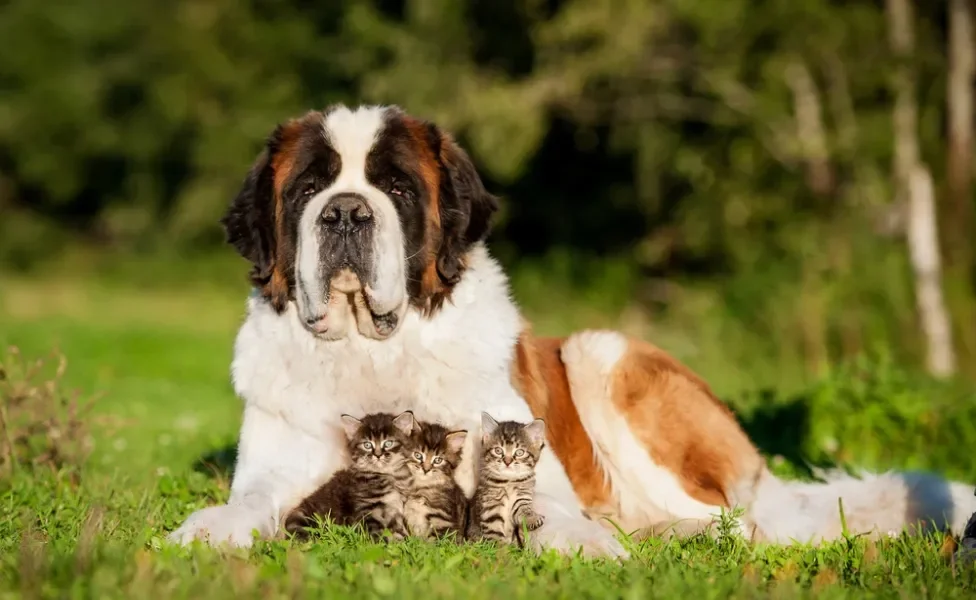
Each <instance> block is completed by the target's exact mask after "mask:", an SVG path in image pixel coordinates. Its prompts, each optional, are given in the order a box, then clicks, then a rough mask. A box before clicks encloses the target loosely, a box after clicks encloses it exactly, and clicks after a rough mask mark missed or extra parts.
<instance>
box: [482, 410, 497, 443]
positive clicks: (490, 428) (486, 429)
mask: <svg viewBox="0 0 976 600" xmlns="http://www.w3.org/2000/svg"><path fill="white" fill-rule="evenodd" d="M497 429H498V421H496V420H495V419H492V418H491V415H489V414H488V413H486V412H483V413H481V435H482V437H487V436H489V435H493V434H494V433H495V431H496V430H497Z"/></svg>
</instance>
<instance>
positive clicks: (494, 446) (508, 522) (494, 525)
mask: <svg viewBox="0 0 976 600" xmlns="http://www.w3.org/2000/svg"><path fill="white" fill-rule="evenodd" d="M545 428H546V426H545V422H544V421H543V420H542V419H536V420H534V421H532V422H531V423H528V424H525V423H518V422H516V421H502V422H501V423H499V422H497V421H495V419H493V418H492V417H491V415H489V414H488V413H481V450H482V458H481V470H480V474H479V478H478V487H477V489H476V490H475V494H474V498H473V500H472V502H471V512H470V515H469V521H468V528H467V532H466V535H467V537H468V539H471V540H475V541H477V540H480V539H487V540H494V541H499V542H504V543H519V544H521V543H523V542H524V540H522V539H521V534H522V526H523V525H524V526H525V528H526V529H528V530H529V531H533V530H536V529H538V528H539V527H542V524H543V523H544V522H545V518H544V517H543V516H542V515H540V514H539V513H537V512H535V510H534V509H533V507H532V500H533V497H534V496H535V465H536V462H538V460H539V455H540V454H541V453H542V449H543V448H544V447H545V443H546V440H545Z"/></svg>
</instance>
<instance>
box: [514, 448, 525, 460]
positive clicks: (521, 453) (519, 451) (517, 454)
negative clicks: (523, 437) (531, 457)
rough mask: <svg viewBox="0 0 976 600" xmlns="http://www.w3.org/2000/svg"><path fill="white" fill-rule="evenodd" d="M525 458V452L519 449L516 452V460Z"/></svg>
mask: <svg viewBox="0 0 976 600" xmlns="http://www.w3.org/2000/svg"><path fill="white" fill-rule="evenodd" d="M523 456H525V450H522V449H521V448H519V449H518V450H516V451H515V458H522V457H523Z"/></svg>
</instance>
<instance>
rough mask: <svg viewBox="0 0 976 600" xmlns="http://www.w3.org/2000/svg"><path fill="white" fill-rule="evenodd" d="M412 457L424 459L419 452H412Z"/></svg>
mask: <svg viewBox="0 0 976 600" xmlns="http://www.w3.org/2000/svg"><path fill="white" fill-rule="evenodd" d="M413 457H414V458H416V459H417V460H424V455H423V454H421V453H419V452H414V453H413Z"/></svg>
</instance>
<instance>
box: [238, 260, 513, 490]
mask: <svg viewBox="0 0 976 600" xmlns="http://www.w3.org/2000/svg"><path fill="white" fill-rule="evenodd" d="M472 258H473V260H472V265H471V268H470V270H469V271H468V273H467V275H466V277H465V279H464V281H463V282H462V283H461V284H459V285H458V286H457V288H456V289H455V291H454V294H453V296H452V299H451V300H450V301H449V302H447V303H445V305H444V307H443V308H442V310H441V311H439V312H438V313H437V314H436V315H435V316H434V317H433V318H430V319H424V318H423V317H421V316H420V315H419V314H418V313H417V312H416V311H410V312H408V313H407V315H406V316H405V320H404V322H403V324H402V326H401V327H400V329H399V330H398V331H397V332H396V333H395V334H394V335H393V336H392V337H391V338H390V339H387V340H383V341H376V340H372V339H368V338H364V337H362V336H360V335H358V333H356V331H355V328H350V329H351V330H352V333H351V334H350V336H349V337H347V338H345V339H342V340H338V341H322V340H318V339H316V338H315V337H313V336H312V335H311V334H310V333H309V332H308V331H307V330H306V329H305V328H304V327H302V325H301V323H300V322H299V316H298V313H297V310H296V309H295V307H294V305H292V304H289V306H288V308H287V309H286V311H285V312H284V314H281V315H279V314H277V313H275V312H274V310H273V309H272V308H271V307H270V306H269V305H268V304H267V303H266V302H263V301H262V300H261V299H260V298H256V297H255V298H252V299H251V300H250V301H249V310H248V316H247V319H246V321H245V323H244V325H243V326H242V328H241V330H240V333H239V335H238V338H237V342H236V347H235V355H234V362H233V366H232V372H233V380H234V387H235V389H236V391H237V392H238V394H240V396H241V397H242V398H243V399H244V400H245V403H246V404H247V407H246V411H259V412H261V413H264V414H265V415H267V416H269V417H271V418H273V419H275V420H278V421H279V422H280V425H281V426H283V427H286V428H288V429H291V430H293V431H294V432H295V435H299V436H301V437H303V438H305V439H306V443H305V444H303V445H302V447H303V448H307V451H305V452H301V453H300V455H298V456H293V457H290V459H291V461H292V465H293V468H294V469H296V470H298V469H300V470H302V471H304V472H305V473H306V474H307V476H308V478H309V484H310V485H318V484H320V483H321V480H320V479H321V474H322V473H323V470H324V468H325V465H327V464H328V463H330V462H332V460H334V458H331V459H330V458H329V457H327V456H324V455H325V454H328V453H332V454H335V453H336V452H342V451H343V449H342V436H343V433H342V430H341V426H340V421H339V417H340V415H342V414H343V413H345V414H350V415H352V416H355V417H362V416H363V415H365V414H368V413H372V412H390V413H394V414H396V413H399V412H401V411H404V410H412V411H413V412H414V414H415V416H416V417H417V418H418V419H421V420H425V421H433V422H438V423H441V424H443V425H445V426H447V427H450V428H459V429H467V430H468V431H470V432H472V433H477V432H478V431H479V429H478V427H479V423H480V413H481V411H482V410H486V411H488V412H490V413H491V414H492V416H494V417H495V418H496V419H518V420H526V421H527V420H531V418H532V416H531V414H530V412H529V409H528V407H527V405H526V404H525V402H524V401H523V400H522V399H521V398H520V397H519V396H518V394H517V393H516V392H515V390H514V389H513V388H512V385H511V382H510V381H511V380H510V376H509V368H510V364H511V360H512V353H513V351H514V348H515V343H516V339H517V337H518V334H519V326H520V318H519V314H518V311H517V309H516V307H515V305H514V304H513V303H512V301H511V300H510V299H509V297H508V289H507V285H506V282H505V279H504V276H503V275H502V273H501V271H500V269H499V268H498V266H497V265H496V264H495V262H494V261H493V260H492V259H490V258H489V257H488V255H487V253H486V252H485V251H484V250H483V249H478V250H476V251H475V252H474V253H473V255H472ZM245 418H246V417H245ZM479 437H480V436H479V435H470V436H468V442H467V443H466V447H465V456H466V460H465V461H463V462H462V468H461V469H460V472H459V477H458V478H459V483H460V484H461V486H462V488H464V489H465V492H467V493H469V494H470V491H471V487H472V486H473V485H474V476H473V472H472V471H471V464H470V463H471V461H470V460H467V458H470V457H471V455H472V453H473V451H474V447H475V445H476V443H477V441H478V438H479ZM267 451H268V452H273V451H276V452H280V450H276V449H274V448H268V449H267ZM469 480H470V481H469Z"/></svg>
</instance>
